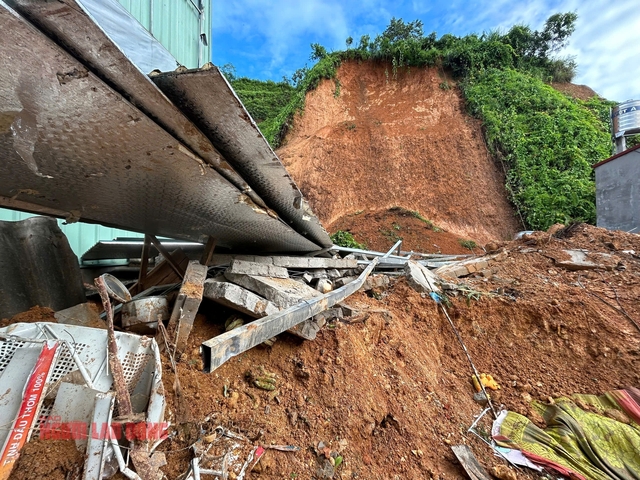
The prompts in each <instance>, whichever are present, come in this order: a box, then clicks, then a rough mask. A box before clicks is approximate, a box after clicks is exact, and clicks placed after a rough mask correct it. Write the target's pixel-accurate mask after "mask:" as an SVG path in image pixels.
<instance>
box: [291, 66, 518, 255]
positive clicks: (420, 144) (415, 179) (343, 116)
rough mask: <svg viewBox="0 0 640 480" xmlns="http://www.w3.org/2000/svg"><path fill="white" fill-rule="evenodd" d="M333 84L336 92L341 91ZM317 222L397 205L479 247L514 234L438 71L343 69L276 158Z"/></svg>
mask: <svg viewBox="0 0 640 480" xmlns="http://www.w3.org/2000/svg"><path fill="white" fill-rule="evenodd" d="M338 85H339V93H338V92H337V86H338ZM278 154H279V155H280V158H281V159H282V160H283V162H284V163H285V165H286V167H287V169H288V171H289V172H290V173H291V175H292V177H293V178H294V179H295V181H296V182H297V183H298V185H299V186H300V188H301V190H302V191H303V193H304V194H305V196H306V197H307V198H308V199H309V201H310V203H311V205H312V207H313V209H314V211H315V212H316V213H317V214H318V216H319V217H320V219H321V220H322V221H323V223H325V225H329V224H331V223H333V222H334V221H335V220H337V219H338V218H339V217H341V216H344V215H346V214H350V213H354V212H358V211H379V210H382V209H386V208H390V207H394V206H400V207H403V208H407V209H410V210H417V211H419V212H420V213H421V214H422V215H423V216H425V217H427V218H429V219H430V220H432V221H434V222H436V223H437V224H438V225H440V226H442V227H443V228H445V229H446V230H448V231H450V232H452V233H455V234H458V235H460V236H465V237H468V238H473V239H475V240H478V241H482V242H484V241H488V240H491V239H506V238H509V237H511V235H512V234H513V233H514V232H515V231H517V230H518V229H519V225H518V222H517V221H516V217H515V215H514V211H513V208H512V206H511V205H510V203H509V202H508V200H507V194H506V191H505V188H504V178H503V174H502V173H501V171H500V169H499V168H498V166H497V165H496V163H495V162H494V161H493V159H492V158H491V156H490V155H489V153H488V151H487V148H486V146H485V143H484V139H483V136H482V131H481V124H480V122H479V121H477V120H475V119H473V118H471V117H469V116H468V115H467V114H465V111H464V101H463V99H462V97H461V94H460V92H459V90H458V89H457V88H456V87H455V85H454V84H453V83H452V81H451V80H450V79H448V78H445V77H444V75H443V74H442V73H441V72H440V71H439V70H438V69H436V68H428V69H418V68H412V69H401V70H398V72H397V75H396V76H395V78H394V77H393V74H392V69H391V67H390V66H388V67H386V66H385V65H384V64H380V63H372V62H365V63H357V62H346V63H344V64H343V65H342V66H341V67H340V68H339V70H338V75H337V80H336V81H334V80H325V81H323V82H322V83H321V84H320V85H319V87H318V88H317V89H316V90H314V91H312V92H310V93H309V94H308V95H307V99H306V105H305V110H304V114H303V115H302V116H297V117H296V118H295V120H294V126H293V128H292V129H291V131H290V132H289V134H288V136H287V138H286V140H285V145H284V146H283V147H282V148H281V149H280V150H279V151H278Z"/></svg>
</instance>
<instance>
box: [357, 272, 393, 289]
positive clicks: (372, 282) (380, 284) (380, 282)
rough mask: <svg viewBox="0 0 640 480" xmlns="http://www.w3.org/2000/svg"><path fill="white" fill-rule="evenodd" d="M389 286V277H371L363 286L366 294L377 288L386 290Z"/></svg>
mask: <svg viewBox="0 0 640 480" xmlns="http://www.w3.org/2000/svg"><path fill="white" fill-rule="evenodd" d="M388 285H389V277H388V276H387V275H369V278H367V279H366V280H365V282H364V285H363V286H362V290H364V291H365V292H367V291H369V290H373V289H375V288H386V287H387V286H388Z"/></svg>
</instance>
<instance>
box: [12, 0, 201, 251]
mask: <svg viewBox="0 0 640 480" xmlns="http://www.w3.org/2000/svg"><path fill="white" fill-rule="evenodd" d="M118 1H119V2H120V3H121V4H122V6H124V8H126V9H127V10H128V11H129V12H130V13H131V15H133V16H134V17H135V18H136V19H137V20H138V21H139V22H140V23H141V24H142V25H143V26H144V27H145V28H146V29H147V30H149V31H150V32H151V33H152V34H153V36H154V37H155V38H156V39H157V40H158V41H159V42H160V43H162V44H163V45H164V46H165V48H166V49H167V50H169V52H171V54H172V55H173V56H174V57H176V59H177V60H178V62H180V64H182V65H184V66H185V67H187V68H197V67H200V66H202V65H203V64H205V63H207V62H209V61H211V43H210V39H211V0H193V1H191V0H118ZM199 3H200V4H201V5H202V20H201V21H199V20H198V8H197V7H196V6H197V5H198V4H199ZM201 34H204V35H205V39H206V45H205V44H204V42H203V39H202V37H201ZM198 57H200V58H198ZM32 216H33V215H30V214H28V213H24V212H18V211H14V210H7V209H0V220H4V221H18V220H24V219H25V218H28V217H32ZM58 224H59V225H60V227H61V228H62V231H63V232H64V233H65V235H66V236H67V238H68V239H69V243H70V245H71V248H73V251H74V252H75V254H76V255H78V258H80V256H81V255H82V254H83V253H84V252H86V251H87V250H88V249H89V248H91V247H92V246H93V245H95V244H96V243H97V242H98V241H99V240H112V239H114V238H116V237H141V236H142V235H141V234H139V233H133V232H127V231H125V230H119V229H117V228H108V227H103V226H101V225H92V224H87V223H82V222H78V223H72V224H70V225H63V220H59V221H58Z"/></svg>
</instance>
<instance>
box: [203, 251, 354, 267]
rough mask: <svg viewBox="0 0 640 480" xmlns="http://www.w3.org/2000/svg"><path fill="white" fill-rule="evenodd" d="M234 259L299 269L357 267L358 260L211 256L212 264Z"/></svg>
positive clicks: (225, 262)
mask: <svg viewBox="0 0 640 480" xmlns="http://www.w3.org/2000/svg"><path fill="white" fill-rule="evenodd" d="M232 260H242V261H247V262H253V263H262V264H265V265H275V266H276V267H284V268H293V269H298V270H309V269H314V268H322V269H327V268H331V269H346V268H357V266H358V261H357V260H356V259H355V258H320V257H285V256H272V257H268V256H257V255H230V254H214V255H212V256H211V262H210V264H211V265H229V264H230V263H231V261H232Z"/></svg>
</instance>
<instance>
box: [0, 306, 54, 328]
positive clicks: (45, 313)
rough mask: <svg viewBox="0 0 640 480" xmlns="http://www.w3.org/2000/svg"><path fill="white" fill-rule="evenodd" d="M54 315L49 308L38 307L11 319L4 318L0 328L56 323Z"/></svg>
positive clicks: (0, 322)
mask: <svg viewBox="0 0 640 480" xmlns="http://www.w3.org/2000/svg"><path fill="white" fill-rule="evenodd" d="M54 313H55V312H54V311H53V310H51V309H50V308H49V307H41V306H39V305H36V306H35V307H31V308H30V309H29V310H27V311H26V312H21V313H18V314H16V315H14V316H13V317H11V318H3V319H2V320H0V327H6V326H7V325H11V324H12V323H36V322H55V321H56V319H55V317H54V315H53V314H54Z"/></svg>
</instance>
